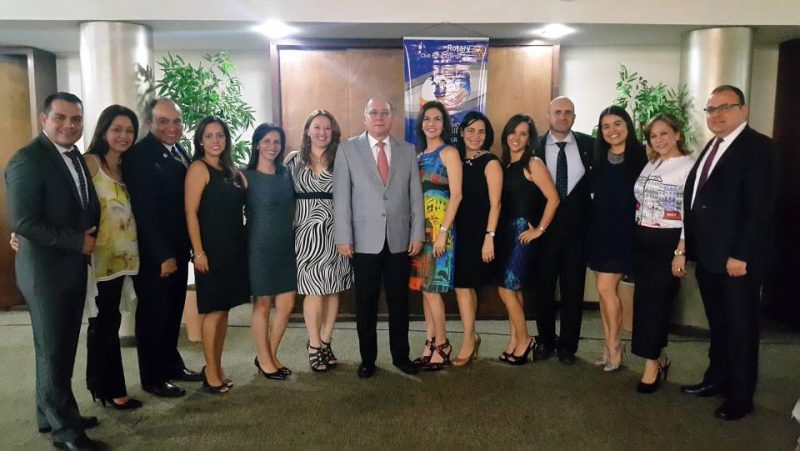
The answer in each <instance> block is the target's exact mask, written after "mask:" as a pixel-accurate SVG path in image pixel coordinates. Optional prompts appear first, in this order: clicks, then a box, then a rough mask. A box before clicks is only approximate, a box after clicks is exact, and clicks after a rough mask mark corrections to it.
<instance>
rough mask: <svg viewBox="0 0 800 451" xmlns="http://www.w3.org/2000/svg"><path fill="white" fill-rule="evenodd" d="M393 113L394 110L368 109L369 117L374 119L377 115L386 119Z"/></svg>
mask: <svg viewBox="0 0 800 451" xmlns="http://www.w3.org/2000/svg"><path fill="white" fill-rule="evenodd" d="M391 115H392V112H391V111H387V110H383V111H375V110H369V111H367V116H369V117H371V118H373V119H374V118H376V117H380V118H384V119H385V118H387V117H389V116H391Z"/></svg>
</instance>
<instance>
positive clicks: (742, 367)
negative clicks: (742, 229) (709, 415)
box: [696, 263, 761, 403]
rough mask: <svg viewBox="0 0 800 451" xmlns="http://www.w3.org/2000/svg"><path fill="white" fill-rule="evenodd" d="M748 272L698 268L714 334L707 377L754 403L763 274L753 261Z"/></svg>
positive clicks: (733, 397) (734, 399)
mask: <svg viewBox="0 0 800 451" xmlns="http://www.w3.org/2000/svg"><path fill="white" fill-rule="evenodd" d="M754 266H755V265H754ZM747 271H748V273H747V275H746V276H744V277H730V276H728V275H727V274H725V273H715V272H710V271H707V270H706V269H703V268H702V267H701V266H700V265H697V270H696V274H697V282H698V284H699V285H700V294H701V295H702V296H703V306H704V307H705V310H706V317H707V318H708V325H709V329H710V333H711V345H710V347H709V350H708V358H709V365H708V369H707V370H706V373H705V376H704V378H703V380H704V382H709V383H713V384H715V385H719V386H720V387H722V388H723V392H725V393H727V398H728V399H729V400H730V401H732V402H740V403H752V402H753V393H754V392H755V389H756V380H757V378H758V344H759V343H758V340H759V328H758V318H759V299H760V291H761V277H760V276H761V273H760V272H759V271H758V268H756V267H751V265H750V264H749V263H748V266H747Z"/></svg>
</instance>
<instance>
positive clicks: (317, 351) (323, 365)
mask: <svg viewBox="0 0 800 451" xmlns="http://www.w3.org/2000/svg"><path fill="white" fill-rule="evenodd" d="M306 351H308V366H310V367H311V371H313V372H315V373H321V372H323V371H328V362H327V361H326V360H325V351H323V350H322V346H320V347H319V348H316V347H314V346H311V342H308V341H307V342H306ZM278 371H280V370H278Z"/></svg>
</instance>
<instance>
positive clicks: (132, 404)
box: [100, 398, 144, 410]
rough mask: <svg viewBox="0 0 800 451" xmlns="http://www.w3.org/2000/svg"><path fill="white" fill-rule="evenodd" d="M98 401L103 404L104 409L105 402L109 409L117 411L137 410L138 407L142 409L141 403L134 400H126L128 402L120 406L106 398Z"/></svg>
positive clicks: (111, 399)
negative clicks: (109, 406)
mask: <svg viewBox="0 0 800 451" xmlns="http://www.w3.org/2000/svg"><path fill="white" fill-rule="evenodd" d="M100 401H102V402H103V407H105V406H106V402H108V404H110V405H111V407H113V408H115V409H117V410H132V409H138V408H139V407H142V405H143V404H144V403H143V402H141V401H139V400H138V399H136V398H128V400H127V401H125V402H123V403H122V404H117V403H116V402H115V401H114V399H113V398H107V399H103V398H100Z"/></svg>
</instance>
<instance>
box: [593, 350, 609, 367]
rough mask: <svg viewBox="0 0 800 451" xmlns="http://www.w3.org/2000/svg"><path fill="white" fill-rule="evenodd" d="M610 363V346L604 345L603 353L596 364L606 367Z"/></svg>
mask: <svg viewBox="0 0 800 451" xmlns="http://www.w3.org/2000/svg"><path fill="white" fill-rule="evenodd" d="M607 363H608V348H607V347H606V346H605V345H603V355H601V356H600V358H599V359H597V360H595V361H594V366H598V367H604V366H606V364H607Z"/></svg>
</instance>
